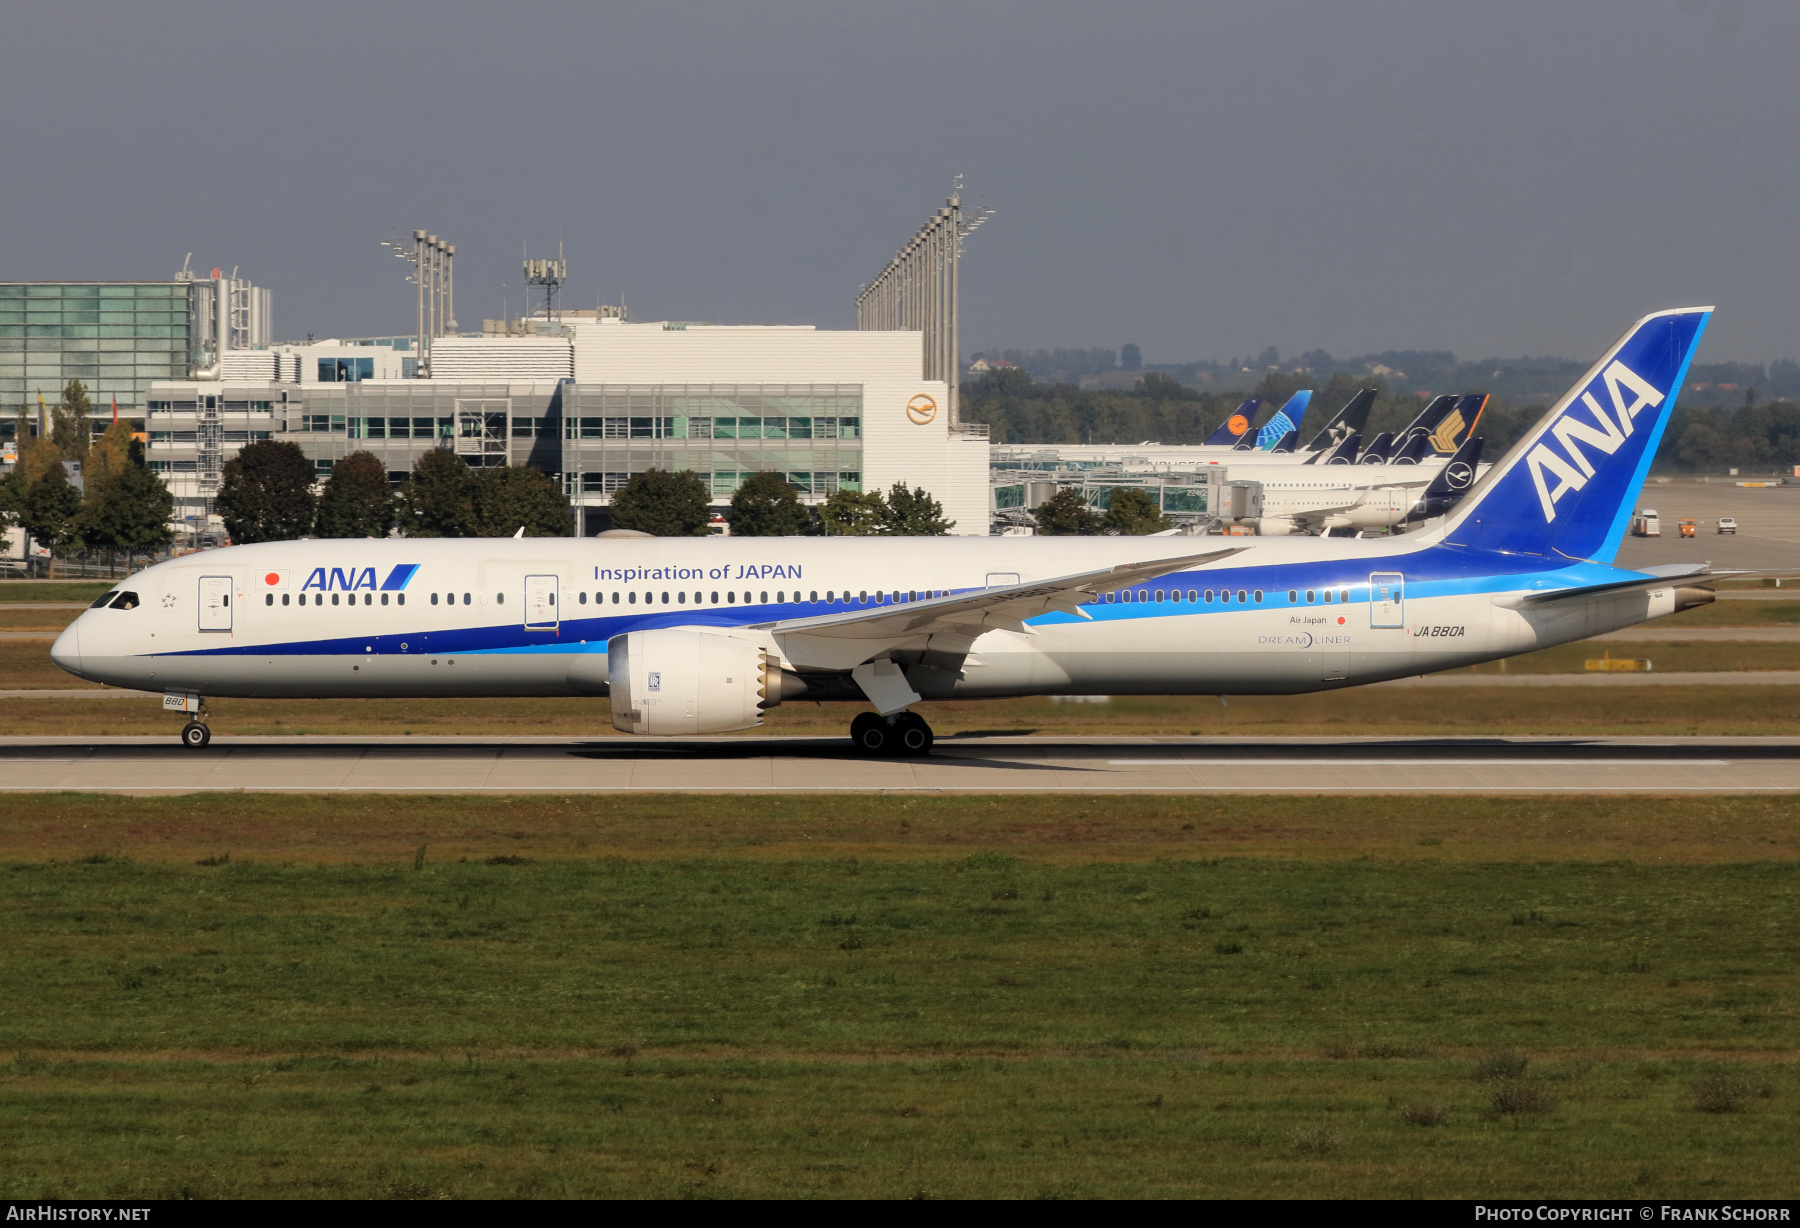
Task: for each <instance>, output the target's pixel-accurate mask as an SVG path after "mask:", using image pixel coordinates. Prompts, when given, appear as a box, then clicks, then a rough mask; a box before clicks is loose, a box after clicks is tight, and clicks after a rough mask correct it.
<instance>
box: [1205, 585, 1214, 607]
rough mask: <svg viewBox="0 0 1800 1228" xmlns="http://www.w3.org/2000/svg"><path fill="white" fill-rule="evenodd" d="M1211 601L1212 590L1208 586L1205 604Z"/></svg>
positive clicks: (1209, 603)
mask: <svg viewBox="0 0 1800 1228" xmlns="http://www.w3.org/2000/svg"><path fill="white" fill-rule="evenodd" d="M1212 603H1213V591H1212V590H1211V589H1210V588H1209V589H1207V590H1206V604H1207V605H1211V604H1212Z"/></svg>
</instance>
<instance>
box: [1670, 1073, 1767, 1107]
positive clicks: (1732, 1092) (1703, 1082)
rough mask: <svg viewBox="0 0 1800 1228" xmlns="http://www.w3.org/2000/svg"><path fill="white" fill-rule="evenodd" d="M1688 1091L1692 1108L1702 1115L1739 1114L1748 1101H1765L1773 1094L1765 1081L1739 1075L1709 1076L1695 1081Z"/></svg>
mask: <svg viewBox="0 0 1800 1228" xmlns="http://www.w3.org/2000/svg"><path fill="white" fill-rule="evenodd" d="M1690 1090H1691V1091H1692V1092H1693V1094H1694V1108H1695V1109H1697V1110H1699V1111H1700V1112H1702V1113H1741V1112H1743V1111H1744V1106H1745V1105H1747V1104H1748V1103H1749V1102H1750V1101H1752V1100H1766V1099H1768V1098H1769V1097H1770V1096H1773V1095H1774V1094H1775V1089H1774V1087H1773V1086H1772V1085H1771V1084H1770V1083H1769V1082H1768V1081H1767V1080H1764V1079H1751V1078H1745V1077H1743V1076H1739V1075H1710V1076H1708V1077H1707V1078H1704V1079H1699V1080H1696V1081H1695V1083H1694V1085H1693V1087H1692V1088H1691V1089H1690Z"/></svg>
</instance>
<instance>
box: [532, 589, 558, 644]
mask: <svg viewBox="0 0 1800 1228" xmlns="http://www.w3.org/2000/svg"><path fill="white" fill-rule="evenodd" d="M556 590H557V579H556V577H555V576H526V577H525V629H526V630H527V631H554V630H556V628H557V623H558V616H557V613H556Z"/></svg>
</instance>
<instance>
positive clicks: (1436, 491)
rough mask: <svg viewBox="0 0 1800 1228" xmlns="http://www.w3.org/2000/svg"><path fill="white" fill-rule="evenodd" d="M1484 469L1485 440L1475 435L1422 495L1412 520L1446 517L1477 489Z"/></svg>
mask: <svg viewBox="0 0 1800 1228" xmlns="http://www.w3.org/2000/svg"><path fill="white" fill-rule="evenodd" d="M1480 465H1481V436H1479V435H1474V436H1471V437H1470V438H1468V439H1465V440H1464V441H1463V445H1462V447H1460V448H1458V449H1457V450H1456V455H1455V456H1452V457H1451V458H1450V459H1449V460H1448V461H1446V462H1445V463H1444V467H1443V468H1442V469H1440V470H1438V471H1437V476H1436V477H1434V478H1432V479H1431V484H1430V485H1428V486H1426V487H1425V489H1424V491H1423V492H1421V493H1420V495H1419V501H1418V502H1417V503H1415V504H1413V506H1412V510H1410V511H1409V512H1407V514H1406V518H1407V519H1408V520H1430V519H1431V518H1432V517H1433V516H1442V515H1443V514H1444V513H1445V512H1448V511H1449V510H1450V509H1451V508H1453V507H1455V506H1456V504H1457V500H1459V499H1461V498H1462V497H1463V496H1464V495H1466V494H1468V493H1469V487H1471V486H1473V485H1475V474H1476V473H1477V472H1478V471H1479V468H1480Z"/></svg>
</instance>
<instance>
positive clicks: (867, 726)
mask: <svg viewBox="0 0 1800 1228" xmlns="http://www.w3.org/2000/svg"><path fill="white" fill-rule="evenodd" d="M850 741H851V743H852V744H853V745H854V746H855V747H856V749H857V750H859V751H861V752H862V753H864V754H865V755H906V756H909V757H916V756H919V755H925V754H929V753H931V744H932V742H933V741H935V739H934V737H933V736H932V733H931V726H930V725H927V724H926V723H925V718H924V717H922V716H919V715H918V714H916V713H913V712H896V713H894V714H893V715H892V716H881V715H880V714H878V713H874V712H864V713H861V714H860V715H858V716H857V718H856V719H855V720H853V721H851V722H850Z"/></svg>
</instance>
